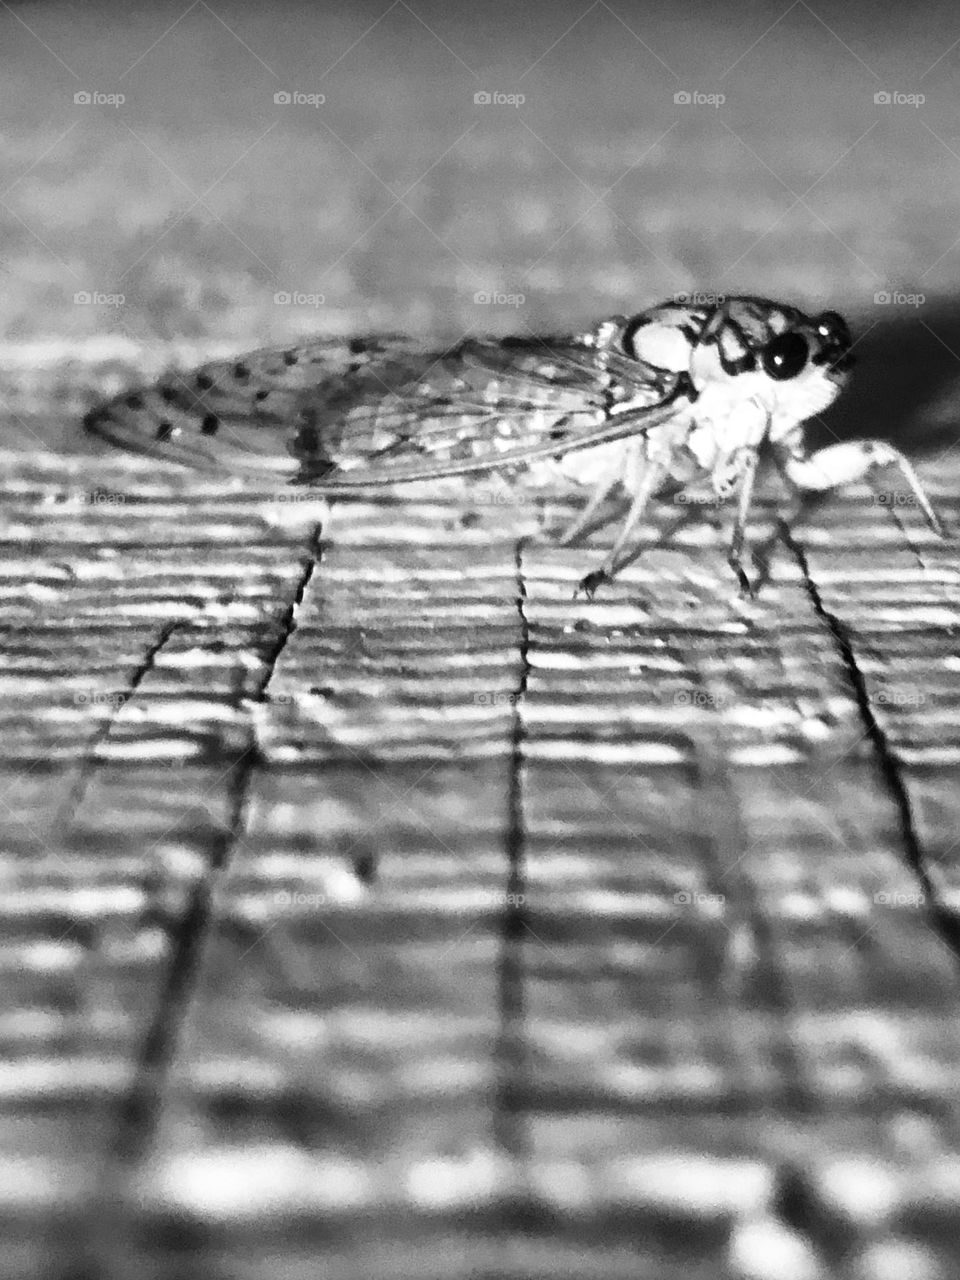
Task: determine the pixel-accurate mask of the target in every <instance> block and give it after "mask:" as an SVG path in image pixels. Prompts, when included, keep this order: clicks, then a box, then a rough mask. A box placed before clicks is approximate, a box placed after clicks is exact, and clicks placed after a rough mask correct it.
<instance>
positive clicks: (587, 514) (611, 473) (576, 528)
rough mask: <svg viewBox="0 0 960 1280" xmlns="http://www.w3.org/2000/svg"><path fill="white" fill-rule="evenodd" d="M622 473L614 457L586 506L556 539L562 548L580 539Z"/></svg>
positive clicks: (616, 458) (621, 468)
mask: <svg viewBox="0 0 960 1280" xmlns="http://www.w3.org/2000/svg"><path fill="white" fill-rule="evenodd" d="M622 471H623V464H622V461H621V460H620V459H619V458H618V457H616V455H614V457H612V458H611V460H610V462H609V464H608V465H607V467H606V469H605V470H604V471H603V473H602V474H601V476H600V479H599V480H598V481H597V483H596V485H595V486H594V490H593V493H591V495H590V497H589V498H588V499H587V505H586V506H585V507H584V508H583V510H582V511H581V512H580V514H579V515H578V516H576V517H575V518H574V519H573V520H571V521H570V523H569V524H568V525H567V527H566V528H565V529H564V530H563V532H562V533H561V534H560V536H559V538H558V539H557V541H558V542H559V544H560V545H561V546H562V547H565V546H567V545H568V543H571V542H574V541H575V540H576V539H577V538H579V537H580V535H581V533H583V531H584V529H586V528H588V527H589V525H590V523H591V521H592V520H593V517H594V516H595V515H596V514H597V511H598V510H599V509H600V507H602V506H603V504H604V502H605V501H606V500H607V498H608V497H609V495H610V494H611V493H612V492H613V490H614V489H615V488H616V486H617V484H618V483H619V481H620V477H621V475H622Z"/></svg>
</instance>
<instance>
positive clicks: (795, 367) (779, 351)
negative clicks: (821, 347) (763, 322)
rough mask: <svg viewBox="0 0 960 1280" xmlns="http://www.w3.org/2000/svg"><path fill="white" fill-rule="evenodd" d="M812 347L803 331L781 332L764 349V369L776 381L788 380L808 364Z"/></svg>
mask: <svg viewBox="0 0 960 1280" xmlns="http://www.w3.org/2000/svg"><path fill="white" fill-rule="evenodd" d="M809 355H810V348H809V347H808V346H807V340H806V338H805V337H804V336H803V334H801V333H781V334H779V335H778V336H777V337H776V338H774V339H773V340H772V341H771V342H768V343H767V345H766V346H765V347H764V349H763V369H764V372H765V373H766V374H767V376H768V377H770V378H773V379H774V380H775V381H776V382H787V381H788V380H789V379H790V378H795V377H796V376H797V374H798V373H802V372H803V370H804V369H805V368H806V366H807V359H808V357H809Z"/></svg>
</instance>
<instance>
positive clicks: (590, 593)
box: [573, 569, 610, 600]
mask: <svg viewBox="0 0 960 1280" xmlns="http://www.w3.org/2000/svg"><path fill="white" fill-rule="evenodd" d="M609 579H610V575H609V573H608V572H607V571H606V569H594V570H593V571H592V572H591V573H588V574H587V575H586V577H585V578H581V579H580V581H579V582H578V583H577V587H576V590H575V591H574V593H573V598H574V600H576V599H577V597H578V596H580V595H581V594H582V595H585V596H586V597H587V599H588V600H592V599H593V597H594V596H595V595H596V593H597V588H598V587H600V586H602V585H603V583H604V582H607V581H609Z"/></svg>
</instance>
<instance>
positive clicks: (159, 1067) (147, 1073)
mask: <svg viewBox="0 0 960 1280" xmlns="http://www.w3.org/2000/svg"><path fill="white" fill-rule="evenodd" d="M308 546H309V553H308V554H307V555H306V556H304V558H303V560H302V569H301V573H300V576H299V578H298V580H297V585H296V589H295V591H294V593H293V595H292V597H291V599H290V602H289V604H288V605H287V608H286V609H285V610H284V612H283V613H282V614H281V616H280V617H279V619H277V621H276V624H275V636H274V639H273V642H272V644H270V646H269V647H268V648H267V650H266V652H265V653H264V658H263V669H262V672H261V674H260V677H259V679H258V681H257V686H256V689H255V690H254V693H253V695H252V700H253V701H262V700H263V699H264V697H265V695H266V690H267V687H268V685H269V683H270V681H271V679H272V678H273V674H274V672H275V670H276V666H277V663H278V662H279V660H280V656H281V654H282V653H283V651H284V649H285V648H286V646H287V644H288V643H289V641H290V637H291V636H292V635H293V633H294V632H295V631H296V629H297V612H298V610H299V608H300V606H301V604H302V603H303V599H304V596H305V595H306V592H307V588H308V587H309V585H310V581H311V579H312V578H313V575H314V572H315V569H316V566H317V563H318V560H319V557H320V526H319V525H317V526H316V528H315V529H314V531H313V534H312V536H311V538H310V541H309V544H308ZM241 700H242V692H241V691H240V690H238V691H237V693H236V695H235V701H236V703H237V704H238V705H239V703H240V702H241ZM262 763H263V761H262V756H261V753H260V749H259V744H258V742H257V737H256V728H255V725H254V723H253V720H252V718H251V720H250V721H249V724H248V734H247V741H246V744H245V745H244V746H243V747H242V748H241V749H239V750H237V751H236V752H235V753H234V755H233V758H232V759H231V760H230V762H229V765H228V782H227V792H228V801H229V803H228V817H227V821H226V822H225V824H224V826H223V828H222V830H221V831H220V832H218V833H217V835H216V837H215V838H214V840H213V841H212V842H211V846H210V850H209V856H208V859H207V871H206V874H205V875H204V876H203V877H202V878H201V879H200V880H199V881H198V883H197V884H196V886H195V887H194V889H193V892H192V894H191V897H190V901H189V905H188V907H187V910H186V912H185V913H184V915H183V917H182V919H181V921H180V924H179V927H178V928H176V929H175V930H173V931H171V943H172V946H171V950H172V955H171V960H170V967H169V971H168V975H167V981H166V983H165V985H164V988H163V990H162V991H161V994H160V999H159V1003H158V1007H157V1010H156V1013H155V1015H154V1018H153V1021H152V1023H151V1026H150V1028H149V1030H148V1032H147V1035H146V1037H145V1039H144V1042H143V1046H142V1049H141V1053H140V1057H139V1061H138V1064H137V1070H136V1073H135V1077H134V1082H133V1085H132V1087H131V1089H130V1091H129V1093H128V1094H127V1097H126V1099H125V1102H124V1104H123V1106H122V1108H121V1113H120V1119H119V1122H118V1126H117V1133H116V1138H115V1142H114V1147H113V1156H114V1163H115V1166H116V1171H117V1173H118V1174H119V1173H120V1171H121V1170H122V1169H123V1168H124V1167H126V1166H128V1165H130V1164H131V1163H134V1162H135V1161H136V1160H137V1159H138V1158H139V1157H140V1156H141V1155H142V1153H143V1151H144V1150H145V1148H146V1146H147V1144H148V1142H149V1139H150V1136H151V1135H152V1133H153V1132H154V1130H155V1128H156V1121H157V1116H158V1113H159V1109H160V1106H161V1104H162V1099H163V1089H164V1085H165V1081H166V1076H167V1071H168V1068H169V1064H170V1062H171V1061H172V1058H173V1054H174V1052H175V1050H176V1044H177V1038H178V1032H179V1028H180V1027H181V1026H182V1024H183V1021H184V1018H185V1016H186V1012H187V1009H188V1008H189V1003H190V997H191V992H192V989H193V987H194V982H195V976H196V973H197V971H198V966H199V961H200V956H201V953H202V950H203V945H204V942H205V940H206V937H207V935H208V933H209V930H210V922H211V918H212V904H213V889H214V884H215V881H216V879H217V877H218V875H219V874H220V873H221V872H222V871H223V869H224V868H225V867H226V866H227V865H228V864H229V861H230V856H231V853H232V851H233V849H234V847H235V846H236V844H237V842H238V841H239V839H240V837H241V833H242V831H243V829H244V826H245V822H246V811H247V803H248V798H249V790H250V782H251V779H252V777H253V774H254V772H255V771H256V769H257V767H258V765H260V764H262Z"/></svg>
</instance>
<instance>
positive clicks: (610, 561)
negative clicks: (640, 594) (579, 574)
mask: <svg viewBox="0 0 960 1280" xmlns="http://www.w3.org/2000/svg"><path fill="white" fill-rule="evenodd" d="M669 472H670V462H669V458H658V459H657V460H656V461H653V460H651V461H650V462H649V463H648V464H647V467H646V469H645V470H644V472H643V474H642V476H641V477H640V484H639V485H638V487H637V491H636V493H635V494H634V497H633V501H632V502H631V503H630V510H629V511H628V512H627V518H626V520H624V522H623V528H622V529H621V530H620V533H619V534H618V535H617V540H616V542H614V544H613V546H612V547H611V548H610V551H609V552H608V553H607V555H606V556H604V559H603V563H602V564H601V565H600V567H599V568H598V569H594V570H593V572H592V573H588V574H587V576H586V577H585V578H583V579H581V581H580V583H579V585H578V587H577V589H576V591H575V592H574V597H576V596H578V595H579V594H580V592H581V591H582V592H583V593H584V595H586V596H592V595H593V594H594V592H595V591H596V589H597V587H599V586H600V584H601V583H602V582H608V581H610V580H611V579H612V578H615V577H616V575H617V571H618V570H619V569H621V568H622V567H623V566H622V563H621V559H620V556H621V552H622V551H623V549H624V547H625V546H626V545H627V543H628V542H629V540H630V538H631V536H632V534H633V531H634V529H636V527H637V525H638V524H639V523H640V521H641V520H642V519H643V513H644V511H645V510H646V507H647V503H648V502H649V501H650V499H651V498H652V497H653V495H654V494H655V493H656V492H657V490H658V489H659V488H660V486H661V485H662V484H663V482H664V481H665V480H666V478H667V476H668V475H669Z"/></svg>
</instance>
